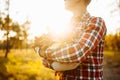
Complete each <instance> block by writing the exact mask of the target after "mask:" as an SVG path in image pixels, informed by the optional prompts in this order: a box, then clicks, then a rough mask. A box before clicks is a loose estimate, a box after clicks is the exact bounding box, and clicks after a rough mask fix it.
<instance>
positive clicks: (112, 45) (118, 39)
mask: <svg viewBox="0 0 120 80" xmlns="http://www.w3.org/2000/svg"><path fill="white" fill-rule="evenodd" d="M105 48H106V49H107V50H116V51H118V50H120V31H118V32H116V34H108V35H107V36H106V38H105Z"/></svg>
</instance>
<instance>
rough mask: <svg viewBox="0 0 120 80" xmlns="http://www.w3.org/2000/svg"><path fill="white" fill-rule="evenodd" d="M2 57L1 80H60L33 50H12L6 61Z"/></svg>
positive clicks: (0, 62) (0, 57) (0, 65)
mask: <svg viewBox="0 0 120 80" xmlns="http://www.w3.org/2000/svg"><path fill="white" fill-rule="evenodd" d="M0 52H1V51H0ZM0 55H1V56H0V80H58V77H55V76H54V71H53V70H50V69H48V68H45V67H44V66H43V65H42V62H41V59H40V57H39V56H38V55H37V54H36V53H35V52H34V51H33V50H32V49H30V50H11V52H10V53H9V55H8V58H6V59H5V58H4V57H3V53H0Z"/></svg>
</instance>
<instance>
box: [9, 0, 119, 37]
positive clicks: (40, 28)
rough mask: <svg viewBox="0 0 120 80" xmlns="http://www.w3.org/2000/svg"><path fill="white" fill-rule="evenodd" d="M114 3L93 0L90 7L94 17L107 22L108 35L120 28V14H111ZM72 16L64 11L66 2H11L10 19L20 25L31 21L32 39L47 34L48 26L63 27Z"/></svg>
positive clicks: (108, 0)
mask: <svg viewBox="0 0 120 80" xmlns="http://www.w3.org/2000/svg"><path fill="white" fill-rule="evenodd" d="M114 2H115V0H92V2H91V3H90V5H89V6H88V11H89V12H90V13H91V14H92V15H95V16H100V17H102V18H103V19H104V20H105V22H106V26H107V29H108V31H107V33H115V32H116V29H117V28H118V27H120V22H118V21H120V13H117V12H116V13H114V14H111V13H110V12H111V10H113V9H114V8H115V7H116V4H113V3H114ZM118 15H119V16H118ZM71 16H72V14H71V13H69V12H68V11H65V9H64V0H10V17H11V18H12V19H13V20H14V21H17V22H19V23H20V24H22V23H24V22H25V21H26V20H30V21H31V25H30V31H29V33H30V34H31V38H32V37H33V36H38V35H40V34H42V33H45V32H46V29H47V26H58V24H60V25H59V26H58V27H61V26H63V25H62V24H64V23H66V21H67V20H69V19H70V17H71Z"/></svg>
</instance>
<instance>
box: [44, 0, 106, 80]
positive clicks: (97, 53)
mask: <svg viewBox="0 0 120 80" xmlns="http://www.w3.org/2000/svg"><path fill="white" fill-rule="evenodd" d="M64 1H65V8H66V9H67V10H69V11H71V12H72V13H73V18H72V20H71V25H72V27H73V28H74V35H76V36H75V37H74V40H75V41H74V43H72V44H67V45H66V46H64V47H62V48H61V49H56V50H55V49H50V48H47V49H46V51H45V55H44V61H43V64H44V65H45V66H47V67H49V68H51V66H50V64H52V62H54V61H55V62H59V63H64V64H67V63H79V66H78V67H77V68H75V69H72V70H66V71H61V73H62V75H61V76H60V80H103V47H104V38H105V34H106V26H105V23H104V20H103V19H102V18H100V17H94V16H91V15H90V14H89V13H88V12H87V6H88V5H89V3H90V1H91V0H64ZM87 60H90V62H88V63H86V61H87ZM48 64H49V65H48ZM53 67H54V66H53Z"/></svg>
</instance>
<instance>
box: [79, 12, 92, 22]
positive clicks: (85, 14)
mask: <svg viewBox="0 0 120 80" xmlns="http://www.w3.org/2000/svg"><path fill="white" fill-rule="evenodd" d="M90 16H91V15H90V13H89V12H88V11H86V12H85V13H84V14H83V15H82V17H81V20H82V21H83V22H84V21H87V20H88V19H89V18H90Z"/></svg>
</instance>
